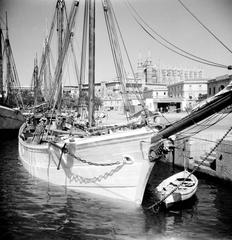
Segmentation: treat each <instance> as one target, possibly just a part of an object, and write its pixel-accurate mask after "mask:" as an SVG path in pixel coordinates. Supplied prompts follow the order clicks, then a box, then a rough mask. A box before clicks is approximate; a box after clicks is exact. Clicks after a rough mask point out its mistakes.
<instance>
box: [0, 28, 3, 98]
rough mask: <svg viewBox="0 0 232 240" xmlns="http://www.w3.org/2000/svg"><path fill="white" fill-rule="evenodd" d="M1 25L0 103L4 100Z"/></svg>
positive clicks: (0, 32) (0, 33)
mask: <svg viewBox="0 0 232 240" xmlns="http://www.w3.org/2000/svg"><path fill="white" fill-rule="evenodd" d="M2 37H3V34H2V27H1V25H0V94H1V99H0V103H3V101H4V93H3V54H2V39H3V38H2Z"/></svg>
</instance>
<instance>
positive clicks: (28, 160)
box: [18, 0, 232, 204]
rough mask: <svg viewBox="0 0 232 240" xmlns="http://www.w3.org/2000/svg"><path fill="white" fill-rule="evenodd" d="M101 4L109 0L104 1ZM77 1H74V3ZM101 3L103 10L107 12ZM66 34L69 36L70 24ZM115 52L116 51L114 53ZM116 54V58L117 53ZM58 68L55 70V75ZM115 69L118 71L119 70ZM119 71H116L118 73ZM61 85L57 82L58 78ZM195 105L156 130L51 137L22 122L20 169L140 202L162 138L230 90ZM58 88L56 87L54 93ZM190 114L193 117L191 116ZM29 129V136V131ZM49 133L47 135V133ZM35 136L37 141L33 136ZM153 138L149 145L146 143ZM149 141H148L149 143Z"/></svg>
mask: <svg viewBox="0 0 232 240" xmlns="http://www.w3.org/2000/svg"><path fill="white" fill-rule="evenodd" d="M86 2H87V3H88V5H87V6H88V7H89V23H90V24H91V27H90V33H89V38H90V39H89V42H90V46H92V47H91V48H90V49H89V55H90V59H89V91H90V92H89V98H90V103H91V102H93V98H94V95H93V93H94V88H93V86H94V44H93V42H94V35H93V33H94V29H93V28H92V27H93V26H94V25H95V23H94V22H93V20H94V16H95V14H94V9H95V5H94V1H93V0H90V1H86ZM104 2H105V3H107V2H109V0H108V1H104ZM77 6H78V4H77V3H75V2H74V5H73V8H76V7H77ZM107 6H108V5H104V13H106V12H107V9H108V8H107ZM69 30H70V35H71V28H69ZM117 56H118V55H117ZM117 56H115V57H117ZM59 72H61V71H57V73H58V75H59ZM118 72H119V73H120V74H121V72H120V69H118ZM120 74H119V75H120ZM57 85H58V86H61V83H60V82H57ZM227 90H228V91H226V92H224V93H223V94H222V95H220V96H217V97H216V98H215V99H212V101H211V102H209V103H207V104H206V105H204V106H202V107H200V108H199V109H198V110H197V111H196V112H193V113H192V114H190V115H189V116H188V118H186V119H183V120H182V121H180V122H177V124H175V123H174V124H173V125H172V126H169V127H167V128H165V129H164V130H161V131H159V132H158V130H157V129H155V128H152V127H151V126H150V125H149V126H145V127H141V128H135V129H134V128H132V127H130V125H127V126H116V127H111V128H110V127H109V128H108V129H107V128H106V130H108V131H106V132H105V133H104V134H101V135H91V134H89V135H88V136H82V137H76V136H72V135H71V136H67V135H61V136H56V137H54V136H53V135H52V134H51V133H50V132H49V129H47V126H46V119H41V121H40V124H39V125H38V126H37V128H36V130H35V132H34V134H31V133H30V132H29V134H27V133H28V126H27V124H24V125H23V126H22V127H21V128H20V132H19V138H18V139H19V156H20V159H21V161H22V164H23V166H24V167H25V169H26V170H27V171H28V172H29V173H30V174H31V175H32V176H34V177H37V178H39V179H42V180H44V181H47V182H49V183H53V184H56V185H60V186H64V187H66V188H70V189H73V190H75V191H86V192H90V193H93V194H98V195H101V196H104V197H110V198H112V199H121V200H127V201H131V202H135V203H137V204H141V203H142V200H143V195H144V191H145V187H146V184H147V181H148V179H149V176H150V173H151V171H152V168H153V167H154V164H155V160H156V159H157V158H159V157H160V156H161V155H162V154H163V151H164V150H165V149H164V144H163V140H164V139H165V138H167V137H169V136H171V135H173V134H175V133H177V132H178V131H181V130H183V129H185V128H187V127H189V126H191V125H193V124H194V123H197V122H199V121H201V120H203V119H204V118H207V117H208V116H210V115H211V114H213V113H215V112H217V111H220V110H221V109H223V108H225V107H226V106H228V105H229V104H230V103H231V100H232V92H231V89H227ZM59 92H60V89H58V91H57V93H59ZM93 109H94V107H93V105H91V104H90V105H89V124H90V125H91V123H92V122H93V120H94V119H93V114H92V112H93ZM192 117H193V120H191V119H192ZM30 134H31V135H30ZM49 134H50V135H49ZM35 140H36V141H35ZM151 143H152V145H151ZM150 145H151V146H150Z"/></svg>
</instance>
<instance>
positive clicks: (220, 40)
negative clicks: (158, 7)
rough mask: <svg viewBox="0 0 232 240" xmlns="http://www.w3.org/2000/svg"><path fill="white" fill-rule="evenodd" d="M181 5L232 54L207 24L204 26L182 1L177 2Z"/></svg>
mask: <svg viewBox="0 0 232 240" xmlns="http://www.w3.org/2000/svg"><path fill="white" fill-rule="evenodd" d="M177 1H178V2H179V3H180V4H181V5H182V7H183V8H184V9H185V10H186V11H187V12H189V13H190V14H191V16H192V17H193V18H195V19H196V20H197V22H198V23H200V25H201V26H202V27H203V28H204V29H205V30H206V31H207V32H209V33H210V34H211V35H212V36H213V37H214V38H215V39H216V40H217V41H218V42H219V43H221V45H222V46H223V47H224V48H226V49H227V50H228V51H229V52H230V53H232V50H231V49H229V48H228V47H227V46H226V45H225V44H224V43H223V42H222V41H221V40H220V39H219V38H218V37H217V36H216V35H215V34H214V33H213V32H212V31H211V30H210V29H209V28H208V27H206V25H205V24H203V23H202V22H201V21H200V20H199V19H198V18H197V17H196V16H195V15H194V14H193V13H192V12H191V11H190V10H189V9H188V8H187V7H186V6H185V5H184V3H183V2H182V1H181V0H177Z"/></svg>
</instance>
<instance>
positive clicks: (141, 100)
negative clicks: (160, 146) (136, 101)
mask: <svg viewBox="0 0 232 240" xmlns="http://www.w3.org/2000/svg"><path fill="white" fill-rule="evenodd" d="M112 12H113V16H114V19H115V22H116V25H117V28H118V31H119V34H120V37H121V40H122V44H123V47H124V50H125V53H126V56H127V60H128V62H129V65H130V68H131V72H132V74H133V78H134V80H135V81H136V88H137V89H138V93H139V95H140V102H141V104H142V107H143V108H144V106H145V104H144V101H143V97H142V94H141V93H140V89H139V88H138V81H137V78H136V77H135V72H134V69H133V67H132V64H131V60H130V57H129V54H128V51H127V48H126V44H125V41H124V39H123V37H122V32H121V29H120V27H119V24H118V21H117V18H116V15H115V12H114V9H113V7H112ZM135 96H136V97H137V94H136V93H135Z"/></svg>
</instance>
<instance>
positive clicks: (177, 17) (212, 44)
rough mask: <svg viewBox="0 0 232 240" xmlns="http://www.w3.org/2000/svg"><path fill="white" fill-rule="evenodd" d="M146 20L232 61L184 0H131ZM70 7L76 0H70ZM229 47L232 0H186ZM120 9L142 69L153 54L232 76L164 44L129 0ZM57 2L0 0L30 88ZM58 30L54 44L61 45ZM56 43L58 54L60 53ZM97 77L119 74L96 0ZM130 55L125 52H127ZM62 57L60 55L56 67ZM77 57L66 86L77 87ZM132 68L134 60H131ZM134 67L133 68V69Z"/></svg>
mask: <svg viewBox="0 0 232 240" xmlns="http://www.w3.org/2000/svg"><path fill="white" fill-rule="evenodd" d="M128 1H129V2H130V3H131V5H132V6H133V7H134V8H135V9H136V10H137V12H138V13H139V14H140V16H141V17H142V18H143V20H144V21H145V22H146V23H147V24H148V25H149V26H150V27H151V28H153V29H154V30H155V31H157V32H158V33H159V34H161V35H162V36H163V37H165V38H166V39H167V40H168V41H170V42H171V43H173V44H175V45H177V46H178V47H181V48H182V49H184V50H186V51H189V52H191V53H192V54H194V55H197V56H199V57H201V58H205V59H207V60H210V61H214V62H217V63H220V64H223V65H232V53H231V52H230V51H229V50H227V49H226V48H224V47H223V46H222V45H221V44H220V43H219V42H218V41H217V40H216V39H215V38H213V37H212V35H210V34H209V33H208V32H207V31H206V30H205V29H204V28H203V27H202V26H201V25H200V24H199V23H198V22H197V21H196V20H195V19H194V18H193V17H192V16H191V15H190V14H189V13H188V12H187V11H186V10H185V9H184V8H183V7H182V6H181V4H180V3H179V2H178V0H128ZM65 2H66V6H67V10H68V11H69V10H70V6H71V3H72V1H71V0H66V1H65ZM182 2H183V3H184V4H185V5H186V6H187V7H188V9H190V10H191V11H192V12H193V13H194V15H195V16H197V17H198V18H199V19H200V21H201V22H202V23H204V24H205V25H206V26H207V27H208V28H209V29H210V30H211V31H212V32H213V33H214V34H215V35H216V36H217V37H218V38H219V39H220V40H221V41H222V42H223V43H224V44H225V45H226V46H227V47H228V48H229V49H232V31H231V22H232V14H231V12H232V0H204V1H203V0H182ZM112 4H113V6H114V11H115V14H116V16H117V19H118V23H119V26H120V29H121V33H122V35H123V39H124V42H125V45H126V47H127V51H128V55H129V56H130V60H131V63H132V66H133V68H134V70H135V71H136V67H137V62H138V60H139V59H141V60H143V61H145V60H146V59H147V58H149V57H150V58H151V60H152V63H153V64H160V65H161V66H162V65H163V66H170V67H181V68H191V69H202V70H203V73H204V76H205V77H206V78H214V77H218V76H222V75H225V74H231V71H228V70H226V69H224V68H217V67H211V66H207V65H203V64H200V63H197V62H194V61H191V60H188V59H186V58H183V57H181V56H179V55H177V54H175V53H173V52H171V51H170V50H168V49H166V48H164V47H163V46H161V45H160V44H158V43H157V42H156V41H154V39H152V38H151V37H150V36H148V35H147V34H146V33H145V32H144V31H143V30H142V29H141V27H139V25H138V24H137V23H136V22H135V20H134V19H133V17H132V15H131V11H130V10H129V8H128V5H127V4H126V0H113V1H112ZM55 5H56V0H0V21H1V26H2V28H3V29H4V21H5V12H7V15H8V27H9V38H10V42H11V46H12V50H13V55H14V60H15V63H16V68H17V71H18V75H19V80H20V83H21V85H22V86H30V84H31V79H32V72H33V65H34V59H35V56H36V55H37V56H38V58H39V59H40V58H41V54H42V50H43V44H44V39H45V36H46V35H47V34H48V32H49V29H50V25H51V21H52V16H53V14H54V11H55ZM83 6H84V1H83V0H80V5H79V10H78V13H77V19H76V24H75V28H74V37H73V44H74V47H75V55H76V57H77V59H78V63H79V66H80V60H79V59H80V52H81V32H82V21H83V20H82V19H83ZM55 41H57V40H56V34H55V33H54V35H53V40H52V43H54V46H55ZM55 49H56V48H55V47H54V52H55ZM95 49H96V75H95V79H96V81H97V82H100V81H110V80H112V79H114V78H115V76H116V72H115V68H114V65H113V59H112V54H111V51H110V45H109V41H108V37H107V31H106V26H105V23H104V17H103V11H102V5H101V1H100V0H96V46H95ZM124 56H125V54H124ZM55 59H56V55H55V53H54V60H53V61H54V66H55ZM72 62H73V61H72V58H71V55H70V54H69V55H68V57H67V59H66V63H68V64H67V66H68V67H67V70H66V73H65V74H64V75H65V85H74V84H75V83H76V82H75V81H74V80H73V79H74V70H73V68H74V67H73V63H72ZM124 62H125V66H126V69H127V68H128V65H129V64H128V62H127V60H126V59H125V60H124ZM127 71H128V72H129V71H130V70H129V68H128V70H127Z"/></svg>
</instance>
